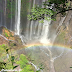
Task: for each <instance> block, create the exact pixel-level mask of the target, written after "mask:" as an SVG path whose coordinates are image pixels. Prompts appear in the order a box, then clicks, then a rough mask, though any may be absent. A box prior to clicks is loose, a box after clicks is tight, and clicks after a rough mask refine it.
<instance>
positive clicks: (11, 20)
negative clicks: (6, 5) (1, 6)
mask: <svg viewBox="0 0 72 72" xmlns="http://www.w3.org/2000/svg"><path fill="white" fill-rule="evenodd" d="M10 29H11V30H12V0H11V25H10Z"/></svg>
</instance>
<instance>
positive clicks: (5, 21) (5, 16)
mask: <svg viewBox="0 0 72 72" xmlns="http://www.w3.org/2000/svg"><path fill="white" fill-rule="evenodd" d="M6 4H7V3H6V0H5V26H6Z"/></svg>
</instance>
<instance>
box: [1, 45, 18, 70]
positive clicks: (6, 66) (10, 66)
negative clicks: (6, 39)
mask: <svg viewBox="0 0 72 72" xmlns="http://www.w3.org/2000/svg"><path fill="white" fill-rule="evenodd" d="M9 49H10V48H9V47H8V46H7V45H4V44H3V45H0V52H2V53H4V52H5V53H6V54H8V55H9V58H8V60H7V61H6V63H4V62H0V63H1V64H0V69H3V68H4V69H15V68H16V67H17V66H18V65H17V66H14V65H13V63H14V60H15V57H14V56H12V55H10V54H9ZM2 58H3V57H2Z"/></svg>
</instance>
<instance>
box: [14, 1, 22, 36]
mask: <svg viewBox="0 0 72 72" xmlns="http://www.w3.org/2000/svg"><path fill="white" fill-rule="evenodd" d="M17 9H18V14H17ZM20 11H21V0H18V7H17V0H16V16H15V23H16V26H15V27H16V34H17V35H20Z"/></svg>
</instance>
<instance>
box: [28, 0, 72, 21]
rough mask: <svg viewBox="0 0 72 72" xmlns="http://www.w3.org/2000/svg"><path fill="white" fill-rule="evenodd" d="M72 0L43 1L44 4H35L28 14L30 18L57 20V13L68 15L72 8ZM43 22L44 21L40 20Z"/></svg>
mask: <svg viewBox="0 0 72 72" xmlns="http://www.w3.org/2000/svg"><path fill="white" fill-rule="evenodd" d="M70 3H71V1H68V0H47V1H45V2H43V4H42V5H43V6H44V7H42V6H39V5H35V6H34V7H32V9H31V14H29V15H28V19H29V20H56V15H57V14H59V13H60V14H61V15H62V16H65V15H66V13H65V12H66V11H69V10H72V9H71V6H70ZM40 22H43V21H40Z"/></svg>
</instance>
